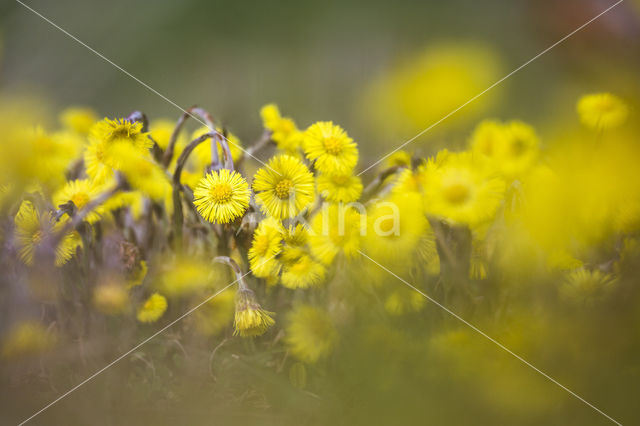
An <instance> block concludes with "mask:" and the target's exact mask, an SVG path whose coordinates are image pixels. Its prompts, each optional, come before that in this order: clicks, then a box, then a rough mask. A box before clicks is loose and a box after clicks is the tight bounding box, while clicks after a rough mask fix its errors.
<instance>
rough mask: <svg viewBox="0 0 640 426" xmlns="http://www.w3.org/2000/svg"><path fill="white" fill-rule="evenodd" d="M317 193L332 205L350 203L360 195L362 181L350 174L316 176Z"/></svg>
mask: <svg viewBox="0 0 640 426" xmlns="http://www.w3.org/2000/svg"><path fill="white" fill-rule="evenodd" d="M318 192H319V193H320V195H322V196H323V197H324V198H325V199H326V200H327V201H329V202H333V203H351V202H353V201H357V200H358V198H360V194H362V180H360V178H359V177H358V176H354V175H352V174H351V173H348V174H334V175H325V174H320V175H319V176H318Z"/></svg>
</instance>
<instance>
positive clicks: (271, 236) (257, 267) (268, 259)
mask: <svg viewBox="0 0 640 426" xmlns="http://www.w3.org/2000/svg"><path fill="white" fill-rule="evenodd" d="M283 232H284V229H283V228H282V225H281V224H280V222H278V221H277V220H276V219H274V218H272V217H268V218H266V219H264V220H263V221H262V222H260V224H259V225H258V227H257V228H256V230H255V231H254V233H253V241H252V243H251V248H250V249H249V254H248V257H249V266H250V268H251V272H252V273H253V275H255V276H256V277H259V278H269V277H273V276H276V275H277V274H278V273H279V272H280V266H281V265H280V262H279V261H278V259H276V256H277V255H278V254H280V252H281V251H282V238H283V235H282V234H283Z"/></svg>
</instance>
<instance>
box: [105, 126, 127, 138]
mask: <svg viewBox="0 0 640 426" xmlns="http://www.w3.org/2000/svg"><path fill="white" fill-rule="evenodd" d="M110 137H111V139H120V138H129V137H131V126H130V125H127V124H120V125H118V126H116V127H115V128H114V129H113V130H112V131H111V135H110Z"/></svg>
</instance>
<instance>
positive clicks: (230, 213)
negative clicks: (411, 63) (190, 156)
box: [193, 169, 251, 223]
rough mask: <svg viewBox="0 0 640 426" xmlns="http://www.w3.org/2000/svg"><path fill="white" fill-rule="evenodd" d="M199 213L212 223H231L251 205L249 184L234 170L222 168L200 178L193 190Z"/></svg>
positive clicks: (194, 202)
mask: <svg viewBox="0 0 640 426" xmlns="http://www.w3.org/2000/svg"><path fill="white" fill-rule="evenodd" d="M193 196H194V201H193V204H195V206H196V208H197V209H198V213H200V214H201V215H202V217H203V218H205V219H206V220H208V221H209V222H212V223H230V222H232V221H234V220H235V219H237V218H238V217H240V216H242V215H243V214H244V212H245V211H246V210H247V208H248V207H249V198H250V197H251V193H250V192H249V185H248V184H247V181H246V180H244V178H243V177H242V176H241V175H240V174H239V173H237V172H235V171H233V170H227V169H222V170H219V171H214V172H211V173H209V174H207V175H206V176H205V177H204V178H202V179H200V182H199V183H198V186H196V189H195V190H194V191H193Z"/></svg>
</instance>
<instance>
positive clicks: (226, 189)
mask: <svg viewBox="0 0 640 426" xmlns="http://www.w3.org/2000/svg"><path fill="white" fill-rule="evenodd" d="M231 194H232V191H231V186H230V185H229V184H227V183H221V184H218V185H214V186H212V187H211V189H210V190H209V195H210V196H211V198H212V199H213V201H215V202H216V203H226V202H227V201H229V200H230V199H231Z"/></svg>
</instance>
